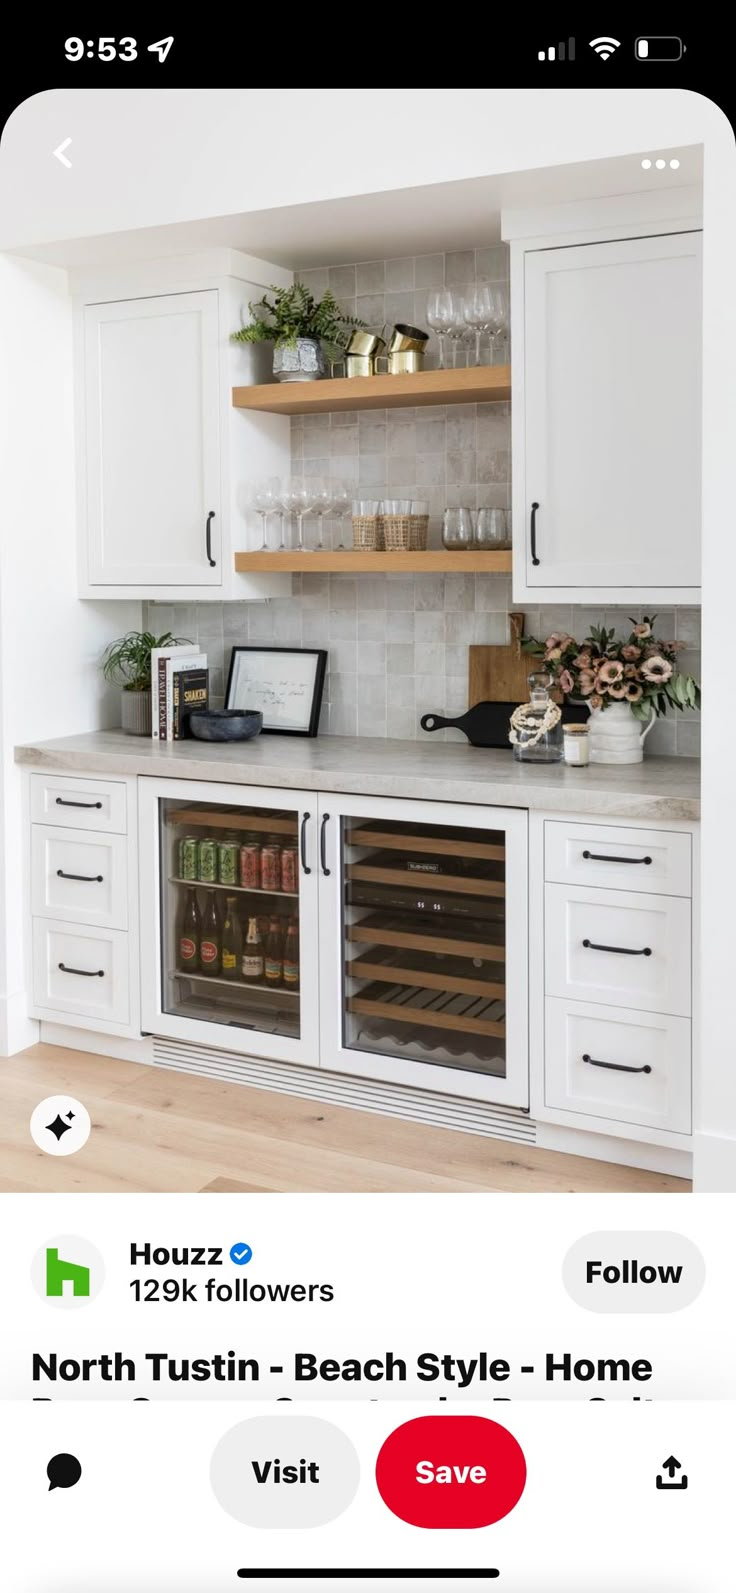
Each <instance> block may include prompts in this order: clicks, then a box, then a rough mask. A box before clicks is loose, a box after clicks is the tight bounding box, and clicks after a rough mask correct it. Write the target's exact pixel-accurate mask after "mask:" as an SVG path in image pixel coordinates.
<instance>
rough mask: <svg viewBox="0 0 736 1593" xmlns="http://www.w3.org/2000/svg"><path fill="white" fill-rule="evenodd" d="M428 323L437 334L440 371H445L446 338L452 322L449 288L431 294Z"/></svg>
mask: <svg viewBox="0 0 736 1593" xmlns="http://www.w3.org/2000/svg"><path fill="white" fill-rule="evenodd" d="M427 322H428V324H429V325H430V326H431V328H432V331H433V332H436V333H437V343H438V345H439V351H440V363H439V369H440V370H441V371H444V370H445V336H446V334H447V332H448V331H449V329H450V325H451V322H452V294H451V293H449V292H448V290H447V288H439V289H438V290H437V292H436V293H430V294H429V297H428V299H427Z"/></svg>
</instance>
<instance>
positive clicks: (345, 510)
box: [332, 481, 355, 553]
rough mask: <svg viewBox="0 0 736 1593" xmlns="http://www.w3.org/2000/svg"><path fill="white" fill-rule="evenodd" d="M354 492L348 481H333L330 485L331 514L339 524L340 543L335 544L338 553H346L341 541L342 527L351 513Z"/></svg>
mask: <svg viewBox="0 0 736 1593" xmlns="http://www.w3.org/2000/svg"><path fill="white" fill-rule="evenodd" d="M354 491H355V488H354V487H353V484H352V482H350V481H333V483H332V492H333V498H332V513H333V514H334V516H335V519H336V520H337V521H339V524H340V541H339V542H338V544H337V551H338V553H344V552H345V551H346V549H345V543H344V541H343V536H344V527H345V521H346V520H347V518H348V516H349V515H350V514H351V513H352V508H353V493H354Z"/></svg>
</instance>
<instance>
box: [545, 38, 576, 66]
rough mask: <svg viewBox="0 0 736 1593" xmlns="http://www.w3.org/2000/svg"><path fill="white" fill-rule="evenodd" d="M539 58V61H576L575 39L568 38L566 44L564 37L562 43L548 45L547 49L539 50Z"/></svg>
mask: <svg viewBox="0 0 736 1593" xmlns="http://www.w3.org/2000/svg"><path fill="white" fill-rule="evenodd" d="M537 60H538V61H574V60H575V40H574V39H568V41H567V44H565V42H564V39H563V41H562V43H561V44H550V45H548V46H547V49H546V50H537Z"/></svg>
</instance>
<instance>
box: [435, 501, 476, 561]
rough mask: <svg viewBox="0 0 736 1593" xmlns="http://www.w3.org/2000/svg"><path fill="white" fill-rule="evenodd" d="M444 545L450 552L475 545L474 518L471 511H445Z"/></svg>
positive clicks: (443, 519)
mask: <svg viewBox="0 0 736 1593" xmlns="http://www.w3.org/2000/svg"><path fill="white" fill-rule="evenodd" d="M442 544H443V547H446V548H447V549H448V550H450V549H451V550H453V551H454V552H458V551H459V550H460V548H470V547H472V545H473V517H472V515H471V513H470V510H469V509H445V512H444V514H443V516H442Z"/></svg>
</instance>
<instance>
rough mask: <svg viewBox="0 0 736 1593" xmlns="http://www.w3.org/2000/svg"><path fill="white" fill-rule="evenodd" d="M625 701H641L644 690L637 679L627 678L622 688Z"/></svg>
mask: <svg viewBox="0 0 736 1593" xmlns="http://www.w3.org/2000/svg"><path fill="white" fill-rule="evenodd" d="M624 692H625V696H626V701H627V702H641V699H642V697H643V696H644V692H643V690H642V687H641V686H640V685H639V682H638V680H627V682H626V686H625V688H624Z"/></svg>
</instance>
